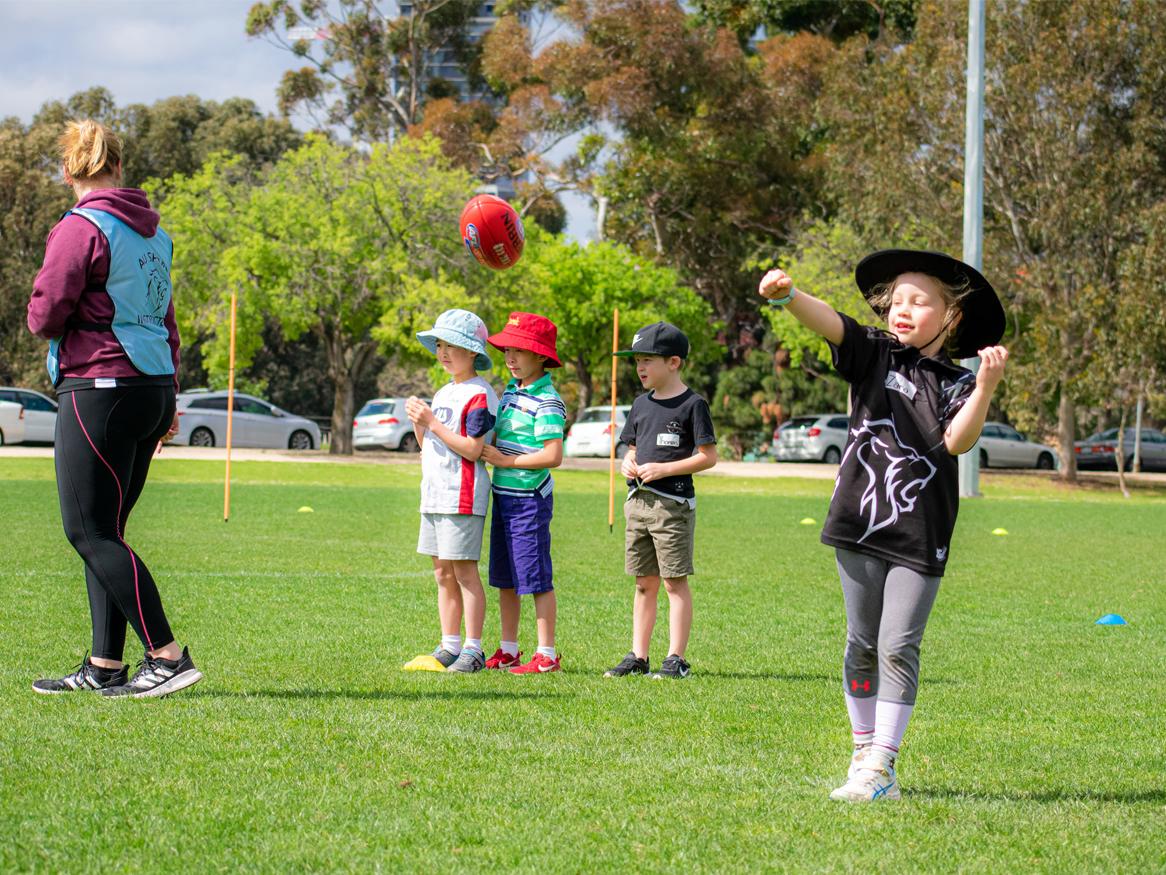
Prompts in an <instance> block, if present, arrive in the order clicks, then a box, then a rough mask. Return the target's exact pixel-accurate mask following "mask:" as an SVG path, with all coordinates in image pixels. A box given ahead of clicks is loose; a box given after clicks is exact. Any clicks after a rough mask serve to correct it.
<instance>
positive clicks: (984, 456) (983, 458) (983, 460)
mask: <svg viewBox="0 0 1166 875" xmlns="http://www.w3.org/2000/svg"><path fill="white" fill-rule="evenodd" d="M980 467H981V468H987V467H988V451H987V450H980Z"/></svg>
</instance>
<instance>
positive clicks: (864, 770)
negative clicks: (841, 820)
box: [830, 751, 899, 802]
mask: <svg viewBox="0 0 1166 875" xmlns="http://www.w3.org/2000/svg"><path fill="white" fill-rule="evenodd" d="M852 769H853V767H852ZM830 798H831V799H838V800H841V801H843V802H880V801H882V800H884V799H898V798H899V778H898V776H897V775H896V774H895V761H894V760H893V759H888V758H886V757H884V756H883V755H882V754H879V753H876V752H873V751H871V752H869V753H867V755H866V757H865V758H864V759H863V761H862V762H861V763H860V764H859V765H858V768H857V769H856V770H853V775H852V776H851V777H849V778H848V779H847V781H846V783H845V784H843V785H842V786H841V787H839V788H838V789H837V790H835V791H834V792H833V793H831V794H830Z"/></svg>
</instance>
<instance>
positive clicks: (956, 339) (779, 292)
mask: <svg viewBox="0 0 1166 875" xmlns="http://www.w3.org/2000/svg"><path fill="white" fill-rule="evenodd" d="M855 280H856V282H857V283H858V287H859V289H861V290H862V294H863V296H864V297H865V298H866V299H867V302H868V303H869V304H870V305H871V308H872V309H873V310H874V311H875V313H877V314H878V316H879V317H880V318H881V319H884V320H885V324H886V329H880V328H865V327H863V326H861V325H859V324H858V323H857V322H855V321H854V320H853V319H851V318H850V317H849V316H846V315H843V314H841V313H838V312H836V311H835V310H834V308H833V307H831V306H830V305H829V304H826V303H825V302H824V301H819V300H817V299H816V298H813V297H811V296H810V295H806V294H803V293H802V292H799V291H798V290H797V289H795V288H794V287H793V281H792V280H791V279H790V278H789V277H788V276H786V274H785V273H783V272H782V271H780V270H771V271H770V272H769V273H767V274H766V275H765V276H764V278H762V280H761V284H760V287H759V292H760V293H761V296H762V297H764V298H766V299H768V300H769V302H770V303H771V304H774V305H776V306H782V307H786V308H787V309H788V310H789V312H790V314H791V315H792V316H793V317H794V318H795V319H797V320H798V321H799V322H801V323H802V324H803V325H805V326H806V327H807V328H809V329H811V330H812V331H815V332H817V333H818V334H820V335H821V336H822V337H824V338H825V339H826V340H827V342H829V344H830V348H831V351H832V353H833V357H834V368H835V369H836V370H837V371H838V373H839V374H840V375H841V376H842V377H844V378H845V379H846V380H847V381H848V382H849V383H850V392H851V398H852V399H853V406H852V411H851V415H850V437H849V439H848V441H847V444H846V452H845V453H844V454H843V456H842V463H841V465H840V466H839V469H838V479H837V481H836V483H835V487H834V497H833V498H832V499H831V501H830V513H829V515H828V516H827V518H826V525H825V526H824V527H823V529H822V542H823V543H825V544H828V545H830V546H832V547H834V549H835V553H836V558H837V563H838V576H839V577H840V578H841V580H842V594H843V598H844V600H845V603H846V651H845V654H844V656H843V668H844V672H845V678H844V684H845V688H844V689H845V694H846V707H847V711H848V712H849V714H850V724H851V731H852V733H853V739H854V751H853V753H852V755H851V759H850V769H849V772H848V774H847V780H846V783H845V784H843V785H842V786H841V787H839V788H838V789H836V790H835V791H834V792H833V793H831V794H830V796H831V798H833V799H842V800H846V801H848V802H874V801H879V800H887V799H898V798H899V783H898V778H897V776H896V774H895V760H896V758H897V756H898V753H899V745H900V743H901V741H902V738H903V733H904V732H905V730H906V728H907V721H908V720H909V719H910V717H911V712H912V710H913V709H914V707H915V696H916V691H917V688H918V684H919V646H920V643H921V642H922V639H923V630H924V628H925V627H926V625H927V618H928V615H929V614H930V612H931V606H932V604H934V602H935V596H936V593H937V592H938V590H939V581H940V578H941V577H942V576H943V571H944V568H945V566H946V565H947V559H948V548H949V546H950V544H951V536H952V532H953V530H954V529H955V518H956V511H957V510H958V507H959V493H958V490H957V480H958V465H957V463H956V456H957V455H959V454H960V453H966V452H967V451H968V450H970V449H972V448H973V447H974V446H975V445H976V441H977V439H978V438H979V436H980V429H981V428H982V427H983V425H984V418H985V417H986V416H987V413H988V404H989V403H990V402H991V400H992V393H993V392H994V391H995V390H996V386H997V385H998V384H999V382H1000V379H1001V377H1002V376H1003V375H1004V363H1005V362H1006V361H1007V360H1008V351H1007V350H1005V349H1004V347H1002V346H997V345H996V344H998V343H999V342H1000V338H1001V336H1002V335H1003V334H1004V309H1003V308H1002V307H1001V306H1000V301H999V300H998V299H997V297H996V292H995V291H994V290H993V289H992V286H991V285H990V284H989V283H988V281H987V280H986V279H984V277H983V276H982V275H981V274H980V272H979V271H977V270H976V269H975V268H973V267H971V266H970V265H967V264H964V263H963V262H961V261H957V260H956V259H954V258H952V257H951V256H949V255H944V254H943V253H941V252H921V251H914V250H907V249H886V250H883V251H881V252H876V253H874V254H872V255H868V256H867V257H866V258H864V259H863V260H862V261H860V262H859V264H858V267H857V268H856V269H855ZM949 350H950V352H951V353H952V354H953V355H955V356H957V357H959V358H968V357H971V356H975V355H979V356H980V361H981V365H980V370H979V372H978V373H976V374H973V373H972V372H971V371H969V370H966V369H964V368H961V367H959V366H958V365H956V364H955V363H953V362H952V359H951V358H950V357H949V355H948V351H949Z"/></svg>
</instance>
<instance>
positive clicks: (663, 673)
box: [652, 653, 692, 681]
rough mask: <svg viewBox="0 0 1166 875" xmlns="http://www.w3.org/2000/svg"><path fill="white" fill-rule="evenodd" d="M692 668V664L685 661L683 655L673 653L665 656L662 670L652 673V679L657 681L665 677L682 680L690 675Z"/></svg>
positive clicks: (661, 665) (661, 664) (661, 666)
mask: <svg viewBox="0 0 1166 875" xmlns="http://www.w3.org/2000/svg"><path fill="white" fill-rule="evenodd" d="M691 670H692V666H690V665H689V664H688V663H687V662H685V661H684V658H683V657H680V656H677V655H676V654H675V653H673V654H671V655H670V656H666V657H664V661H663V662H662V663H660V670H659V671H658V672H656V673H655V674H654V675H652V679H653V680H657V681H659V680H664V679H665V678H669V679H672V680H681V679H683V678H686V677H688V675H689V672H690V671H691Z"/></svg>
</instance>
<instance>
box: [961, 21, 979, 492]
mask: <svg viewBox="0 0 1166 875" xmlns="http://www.w3.org/2000/svg"><path fill="white" fill-rule="evenodd" d="M967 77H968V109H967V121H966V133H965V139H964V261H965V262H966V263H968V264H970V265H971V266H972V267H974V268H975V269H976V270H981V269H982V268H983V264H984V0H968V71H967ZM960 364H961V365H963V366H964V367H965V368H968V369H969V370H971V371H973V372H974V371H977V370H979V368H980V359H979V357H978V356H976V357H973V358H970V359H962V360H961V361H960ZM959 469H960V474H959V490H960V497H961V498H970V497H973V496H978V495H979V494H980V444H979V442H978V441H977V443H976V446H974V447H972V449H971V450H969V451H968V452H966V453H964V454H963V455H962V456H960V458H959Z"/></svg>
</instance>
